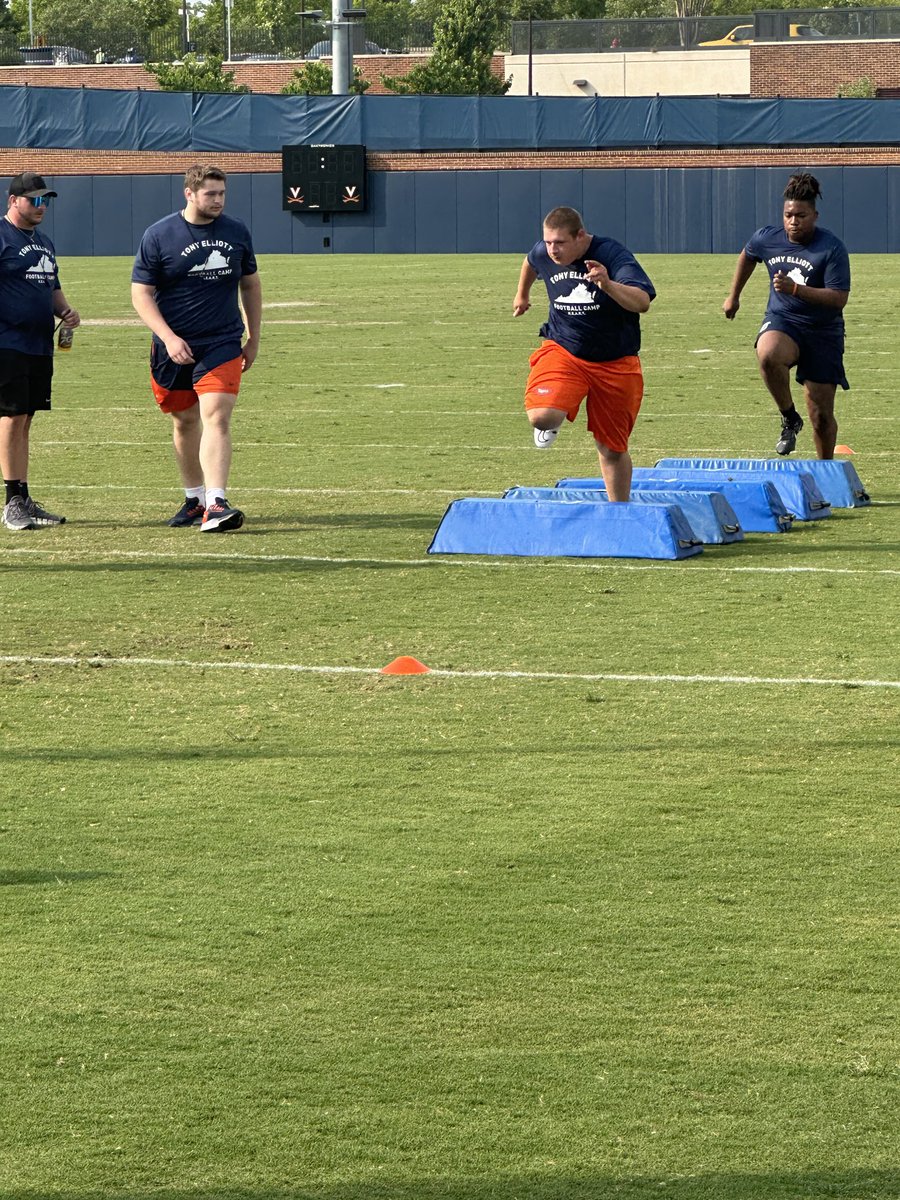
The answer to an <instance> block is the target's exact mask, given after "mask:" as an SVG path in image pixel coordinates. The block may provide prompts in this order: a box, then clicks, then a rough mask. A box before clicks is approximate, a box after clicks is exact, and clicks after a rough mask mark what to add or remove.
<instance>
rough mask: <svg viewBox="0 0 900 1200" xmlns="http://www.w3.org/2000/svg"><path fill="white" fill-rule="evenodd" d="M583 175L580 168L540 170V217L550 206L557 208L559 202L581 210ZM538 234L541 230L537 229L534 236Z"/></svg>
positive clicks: (545, 213) (582, 205)
mask: <svg viewBox="0 0 900 1200" xmlns="http://www.w3.org/2000/svg"><path fill="white" fill-rule="evenodd" d="M583 175H584V172H583V171H581V170H575V171H566V170H556V169H553V168H551V169H549V170H544V171H541V219H543V218H544V217H545V216H546V215H547V213H548V212H549V211H550V209H551V208H558V207H559V206H560V205H561V204H565V205H568V206H569V208H577V209H578V211H579V212H582V211H583V208H584V195H583V192H582V177H583ZM540 236H541V230H540V229H539V230H538V231H537V233H536V234H535V238H539V237H540Z"/></svg>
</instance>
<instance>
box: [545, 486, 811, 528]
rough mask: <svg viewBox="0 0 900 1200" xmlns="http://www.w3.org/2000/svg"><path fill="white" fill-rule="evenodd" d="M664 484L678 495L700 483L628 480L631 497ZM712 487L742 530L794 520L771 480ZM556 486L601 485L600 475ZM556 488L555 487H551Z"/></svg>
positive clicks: (783, 525) (779, 525) (785, 525)
mask: <svg viewBox="0 0 900 1200" xmlns="http://www.w3.org/2000/svg"><path fill="white" fill-rule="evenodd" d="M661 486H664V487H665V490H666V491H667V492H671V493H672V494H673V495H677V494H678V493H679V492H688V493H690V492H695V491H696V490H697V488H698V487H702V484H698V483H694V482H691V481H690V480H683V481H679V480H669V481H668V482H667V483H666V484H665V485H660V484H659V483H654V481H653V480H652V479H645V480H641V479H633V480H632V481H631V495H632V498H634V497H635V496H637V495H638V494H639V493H641V492H645V491H647V492H653V491H659V489H660V487H661ZM709 486H710V488H711V489H713V488H714V489H715V492H716V493H719V494H721V495H722V496H724V497H725V499H726V500H727V501H728V503H729V504H730V505H731V507H732V509H733V510H734V512H735V513H736V514H737V519H738V521H739V522H740V524H741V528H742V529H743V530H744V532H745V533H788V532H789V531H790V529H791V527H792V525H793V524H794V517H793V514H792V513H790V512H788V510H787V508H786V507H785V503H784V501H783V500H782V498H781V494H780V493H779V491H778V489H777V488H776V487H775V485H774V483H769V482H767V481H766V480H763V479H759V480H756V481H755V482H753V481H751V482H749V483H744V482H739V481H737V480H734V481H730V480H727V479H722V480H716V482H715V483H711V484H710V485H709ZM556 487H557V488H558V489H569V488H574V489H580V488H594V489H602V488H603V480H602V479H560V480H559V482H558V483H557V485H556ZM554 490H555V489H554Z"/></svg>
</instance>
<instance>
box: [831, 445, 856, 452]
mask: <svg viewBox="0 0 900 1200" xmlns="http://www.w3.org/2000/svg"><path fill="white" fill-rule="evenodd" d="M834 452H835V454H852V453H853V451H852V450H851V449H850V447H849V446H835V448H834Z"/></svg>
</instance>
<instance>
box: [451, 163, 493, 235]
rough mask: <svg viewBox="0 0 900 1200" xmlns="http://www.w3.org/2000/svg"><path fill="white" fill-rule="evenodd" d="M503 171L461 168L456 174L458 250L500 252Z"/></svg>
mask: <svg viewBox="0 0 900 1200" xmlns="http://www.w3.org/2000/svg"><path fill="white" fill-rule="evenodd" d="M499 174H500V172H499V171H460V172H458V174H457V176H456V249H457V250H458V251H459V253H460V254H496V253H497V252H498V251H499V249H500V184H499V181H498V178H497V177H498V175H499Z"/></svg>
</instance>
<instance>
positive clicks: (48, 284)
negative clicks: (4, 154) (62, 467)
mask: <svg viewBox="0 0 900 1200" xmlns="http://www.w3.org/2000/svg"><path fill="white" fill-rule="evenodd" d="M55 196H56V192H54V191H53V190H52V189H51V188H48V187H47V184H46V182H45V181H44V178H43V176H41V175H38V174H36V173H35V172H34V171H23V172H22V174H21V175H16V176H15V177H14V178H13V179H12V180H11V182H10V185H9V193H8V196H7V202H6V204H7V207H6V216H5V218H4V219H3V220H0V468H2V470H3V482H4V485H5V487H6V504H5V507H4V509H3V518H2V519H3V524H4V525H5V526H6V528H7V529H11V530H14V531H19V530H23V529H37V528H38V527H39V526H45V525H62V524H63V522H64V521H65V517H58V516H55V515H54V514H53V513H49V512H47V511H46V509H44V508H42V507H41V506H40V504H38V503H37V501H36V500H35V499H34V497H33V496H31V495H30V494H29V491H28V449H29V445H28V443H29V433H30V431H31V422H32V420H33V419H34V414H35V413H36V412H39V411H46V410H48V409H49V408H50V388H51V380H52V377H53V331H54V321H55V320H56V318H57V317H58V318H59V319H60V321H61V323H62V324H63V325H65V326H66V327H67V328H69V329H75V328H76V326H77V325H78V324H79V323H80V317H79V316H78V313H77V312H76V311H75V309H74V308H71V307H70V305H69V302H68V300H67V299H66V298H65V296H64V295H63V291H62V288H61V287H60V285H59V272H58V270H57V266H56V251H55V250H54V248H53V243H52V242H51V241H50V239H49V238H47V237H44V235H43V234H42V233H40V232H39V230H40V225H41V222H42V221H43V220H44V216H45V214H46V212H47V206H48V204H49V203H50V200H51V199H52V198H53V197H55Z"/></svg>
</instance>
